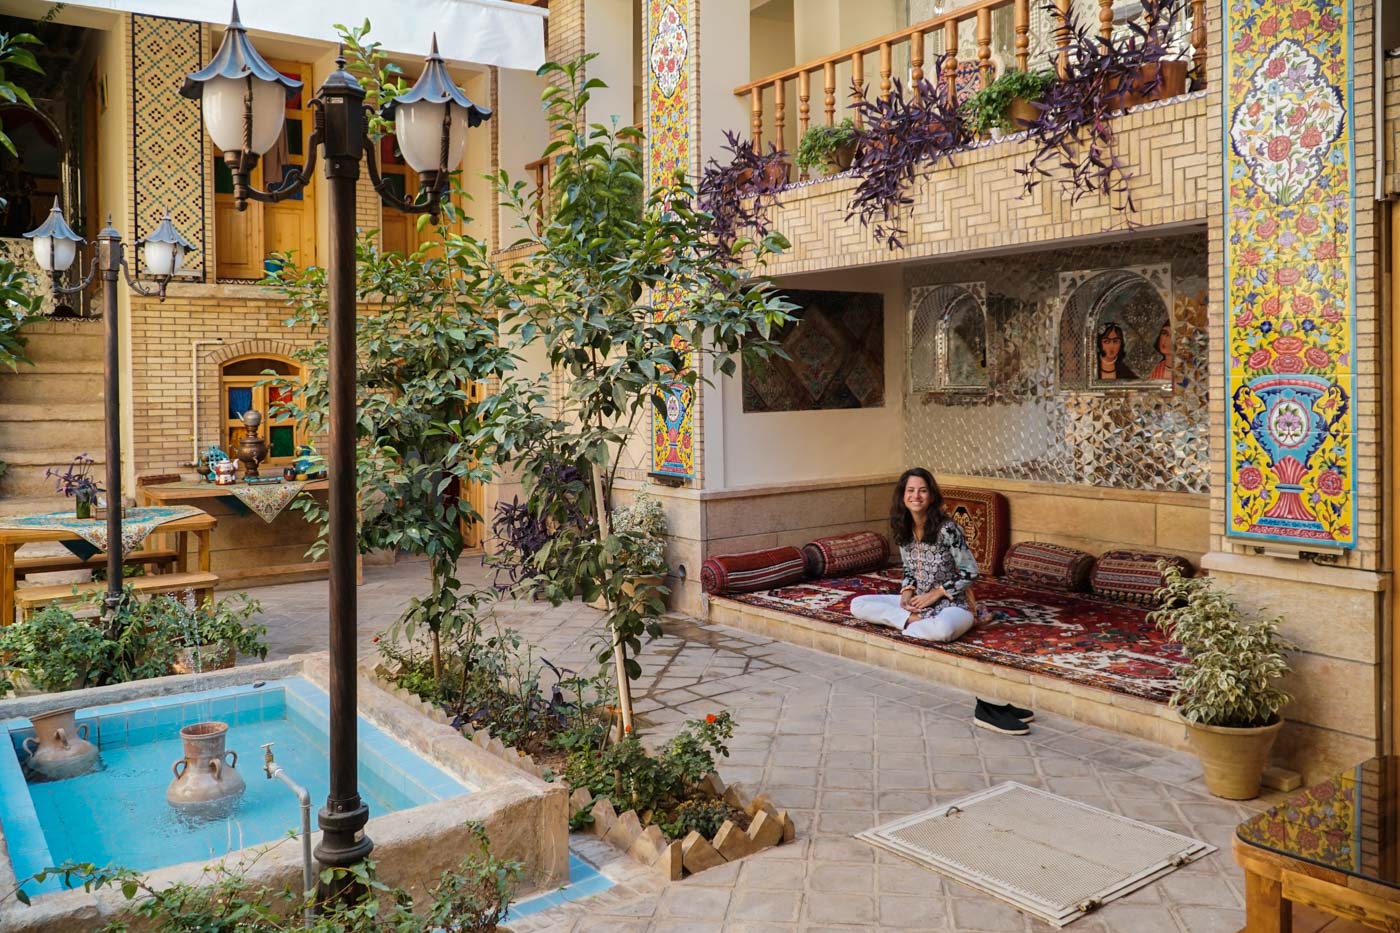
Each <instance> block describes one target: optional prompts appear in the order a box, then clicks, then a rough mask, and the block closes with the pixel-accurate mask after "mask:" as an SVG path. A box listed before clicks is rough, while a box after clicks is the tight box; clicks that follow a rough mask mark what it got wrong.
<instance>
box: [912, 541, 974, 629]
mask: <svg viewBox="0 0 1400 933" xmlns="http://www.w3.org/2000/svg"><path fill="white" fill-rule="evenodd" d="M899 556H900V557H901V558H902V559H903V561H904V583H903V588H904V589H911V588H912V589H913V590H914V594H915V595H919V594H921V593H927V592H929V591H930V590H933V589H935V588H937V587H940V586H941V587H943V589H945V590H947V591H948V598H947V599H940V600H939V601H938V602H936V603H934V604H933V605H932V606H930V607H929V608H928V609H925V610H924V615H935V614H937V613H938V612H940V611H942V610H943V609H946V608H947V607H948V606H950V605H953V606H960V607H962V608H963V609H970V608H971V607H969V606H968V602H967V589H968V587H970V586H972V583H973V581H974V580H976V579H977V559H976V558H974V557H973V556H972V551H971V550H969V549H968V546H967V538H966V537H964V536H963V530H962V528H961V526H959V525H958V523H957V522H955V521H953V520H952V519H951V518H944V519H943V524H942V525H940V526H939V528H938V531H937V533H936V534H935V535H934V541H933V543H932V544H930V543H928V542H926V541H914V542H912V543H910V544H905V545H902V546H900V549H899Z"/></svg>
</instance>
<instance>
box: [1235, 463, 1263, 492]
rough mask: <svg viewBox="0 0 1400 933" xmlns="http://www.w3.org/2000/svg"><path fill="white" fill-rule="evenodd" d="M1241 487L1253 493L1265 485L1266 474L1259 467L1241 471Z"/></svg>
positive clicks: (1249, 467) (1248, 467)
mask: <svg viewBox="0 0 1400 933" xmlns="http://www.w3.org/2000/svg"><path fill="white" fill-rule="evenodd" d="M1240 485H1241V486H1243V487H1244V488H1245V489H1248V490H1250V491H1253V490H1255V489H1258V488H1259V487H1260V486H1262V485H1264V474H1263V473H1262V472H1260V470H1259V468H1258V467H1252V466H1247V467H1243V468H1241V469H1240Z"/></svg>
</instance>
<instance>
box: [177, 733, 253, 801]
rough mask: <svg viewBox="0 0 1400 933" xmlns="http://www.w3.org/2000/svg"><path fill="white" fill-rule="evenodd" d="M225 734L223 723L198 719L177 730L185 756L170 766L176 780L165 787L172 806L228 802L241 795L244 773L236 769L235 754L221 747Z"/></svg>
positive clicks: (236, 760) (236, 754) (236, 755)
mask: <svg viewBox="0 0 1400 933" xmlns="http://www.w3.org/2000/svg"><path fill="white" fill-rule="evenodd" d="M227 736H228V723H224V722H197V723H194V724H192V725H188V726H185V728H183V729H181V730H180V740H181V741H182V742H183V743H184V745H185V757H184V758H181V759H180V760H179V761H177V762H175V763H174V764H173V765H171V767H170V770H171V771H172V772H173V773H174V775H175V780H173V781H171V782H170V786H169V787H168V788H166V791H165V799H166V801H167V802H169V803H170V805H171V806H174V807H188V806H198V805H202V804H213V803H215V802H219V801H223V802H229V803H231V802H232V801H234V800H236V799H237V798H238V797H240V796H242V794H243V789H244V785H243V776H242V775H240V774H239V773H238V771H236V770H235V768H236V767H237V765H238V753H237V752H235V751H232V750H225V749H224V739H225V738H227ZM230 755H232V756H233V759H232V760H231V761H230V760H228V758H229V756H230ZM181 765H184V767H183V768H182V767H180V766H181Z"/></svg>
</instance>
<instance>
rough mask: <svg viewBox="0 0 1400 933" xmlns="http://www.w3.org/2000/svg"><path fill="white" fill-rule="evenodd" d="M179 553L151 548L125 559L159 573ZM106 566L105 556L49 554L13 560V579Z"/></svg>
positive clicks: (170, 566)
mask: <svg viewBox="0 0 1400 933" xmlns="http://www.w3.org/2000/svg"><path fill="white" fill-rule="evenodd" d="M179 556H180V555H179V552H177V551H175V550H173V549H168V548H153V549H151V550H146V551H132V552H130V553H129V554H127V555H126V557H125V561H124V562H125V563H127V564H144V565H148V566H150V565H154V566H155V567H157V568H159V569H160V571H161V572H166V571H169V570H171V569H173V568H174V566H175V561H176V560H177V559H178V558H179ZM106 566H107V555H106V554H100V553H99V554H94V555H92V556H91V557H88V558H82V557H79V556H77V555H76V554H50V555H48V556H45V557H17V558H15V579H16V580H23V579H24V578H25V577H27V576H29V575H30V574H35V573H64V572H67V571H70V570H97V569H99V568H105V567H106Z"/></svg>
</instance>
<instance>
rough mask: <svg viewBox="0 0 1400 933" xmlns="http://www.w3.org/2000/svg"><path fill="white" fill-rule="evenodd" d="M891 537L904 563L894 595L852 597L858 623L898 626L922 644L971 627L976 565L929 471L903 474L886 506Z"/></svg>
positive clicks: (952, 636)
mask: <svg viewBox="0 0 1400 933" xmlns="http://www.w3.org/2000/svg"><path fill="white" fill-rule="evenodd" d="M890 533H891V535H892V536H893V538H894V542H895V544H897V545H899V554H900V557H901V558H903V560H904V585H903V587H902V588H901V589H900V592H899V595H898V596H857V597H856V598H855V599H854V600H853V601H852V602H851V614H852V615H854V616H855V617H856V618H857V619H862V620H864V621H866V622H874V623H875V624H877V625H888V626H890V627H891V628H897V629H899V630H900V631H901V632H903V633H904V634H906V635H909V636H910V637H912V638H919V639H922V640H924V641H953V640H955V639H957V638H959V637H960V636H962V635H963V634H964V633H965V632H966V631H967V630H968V629H970V628H972V623H973V615H972V610H971V607H970V606H969V605H968V587H969V586H971V585H972V581H974V580H976V579H977V561H976V560H975V559H974V558H973V556H972V552H971V551H970V550H968V547H967V540H966V539H965V538H964V537H963V531H962V528H961V527H960V526H959V525H958V523H957V522H955V521H953V520H952V519H951V518H949V517H948V516H947V515H946V514H945V513H944V511H943V494H942V493H941V492H939V491H938V484H937V483H936V482H934V479H933V476H932V475H931V474H930V473H929V471H928V470H925V469H922V468H920V467H915V468H914V469H912V470H905V471H904V475H903V476H901V477H900V478H899V485H898V486H896V487H895V491H894V501H893V502H892V503H891V504H890Z"/></svg>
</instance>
